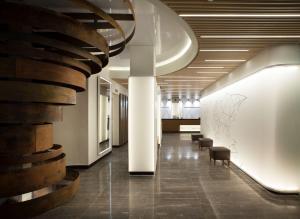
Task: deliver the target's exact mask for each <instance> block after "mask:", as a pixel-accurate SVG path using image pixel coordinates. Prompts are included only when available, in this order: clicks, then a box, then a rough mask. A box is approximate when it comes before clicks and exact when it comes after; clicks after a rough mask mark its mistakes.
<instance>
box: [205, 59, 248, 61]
mask: <svg viewBox="0 0 300 219" xmlns="http://www.w3.org/2000/svg"><path fill="white" fill-rule="evenodd" d="M205 61H206V62H245V61H246V60H245V59H206V60H205Z"/></svg>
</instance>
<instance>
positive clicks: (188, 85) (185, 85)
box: [161, 84, 192, 87]
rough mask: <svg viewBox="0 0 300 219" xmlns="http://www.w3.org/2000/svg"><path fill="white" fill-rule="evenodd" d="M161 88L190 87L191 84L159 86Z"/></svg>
mask: <svg viewBox="0 0 300 219" xmlns="http://www.w3.org/2000/svg"><path fill="white" fill-rule="evenodd" d="M161 86H162V87H191V86H192V85H191V84H182V85H180V84H173V85H172V84H168V85H161Z"/></svg>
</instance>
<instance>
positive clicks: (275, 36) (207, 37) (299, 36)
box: [200, 35, 300, 39]
mask: <svg viewBox="0 0 300 219" xmlns="http://www.w3.org/2000/svg"><path fill="white" fill-rule="evenodd" d="M200 38H203V39H264V38H265V39H272V38H275V39H278V38H279V39H281V38H300V35H202V36H200Z"/></svg>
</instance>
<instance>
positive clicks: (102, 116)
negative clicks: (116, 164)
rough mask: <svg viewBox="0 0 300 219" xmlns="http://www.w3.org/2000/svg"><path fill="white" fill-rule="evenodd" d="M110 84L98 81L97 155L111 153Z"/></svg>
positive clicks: (101, 79) (102, 80)
mask: <svg viewBox="0 0 300 219" xmlns="http://www.w3.org/2000/svg"><path fill="white" fill-rule="evenodd" d="M111 145H112V142H111V84H110V82H108V81H106V80H105V79H103V78H99V79H98V154H99V155H105V154H106V153H107V152H109V151H111Z"/></svg>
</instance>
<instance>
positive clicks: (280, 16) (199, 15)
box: [179, 13, 300, 18]
mask: <svg viewBox="0 0 300 219" xmlns="http://www.w3.org/2000/svg"><path fill="white" fill-rule="evenodd" d="M179 16H180V17H208V18H209V17H212V18H214V17H258V18H276V17H278V18H283V17H288V18H291V17H295V18H296V17H300V14H275V13H273V14H270V13H268V14H263V13H251V14H250V13H243V14H241V13H235V14H229V13H228V14H221V13H220V14H206V13H201V14H200V13H199V14H179Z"/></svg>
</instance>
